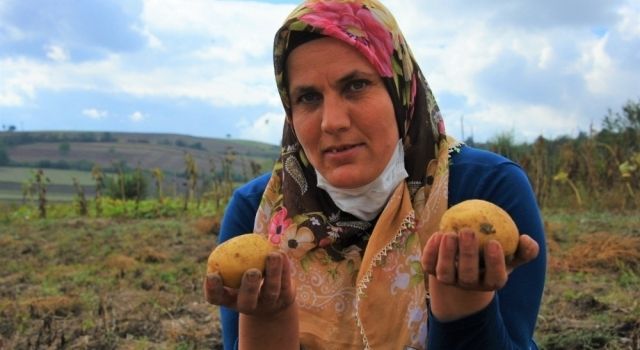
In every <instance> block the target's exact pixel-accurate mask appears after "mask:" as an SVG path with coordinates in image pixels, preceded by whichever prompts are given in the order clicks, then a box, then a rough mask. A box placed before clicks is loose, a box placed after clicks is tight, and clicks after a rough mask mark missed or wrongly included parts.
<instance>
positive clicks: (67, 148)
mask: <svg viewBox="0 0 640 350" xmlns="http://www.w3.org/2000/svg"><path fill="white" fill-rule="evenodd" d="M70 150H71V145H69V142H62V143H61V144H60V145H59V146H58V151H59V152H60V153H61V154H68V153H69V151H70Z"/></svg>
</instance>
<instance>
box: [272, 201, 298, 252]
mask: <svg viewBox="0 0 640 350" xmlns="http://www.w3.org/2000/svg"><path fill="white" fill-rule="evenodd" d="M292 223H293V220H291V219H289V218H287V208H285V207H282V208H281V209H280V210H279V211H278V212H277V213H276V214H275V215H274V216H273V217H272V218H271V222H270V223H269V242H271V243H272V244H275V245H278V244H280V241H281V240H282V234H283V233H284V231H285V230H286V229H287V227H289V225H291V224H292Z"/></svg>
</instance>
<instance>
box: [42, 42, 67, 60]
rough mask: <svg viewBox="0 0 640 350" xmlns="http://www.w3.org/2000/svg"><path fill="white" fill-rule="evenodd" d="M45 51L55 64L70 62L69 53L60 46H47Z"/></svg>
mask: <svg viewBox="0 0 640 350" xmlns="http://www.w3.org/2000/svg"><path fill="white" fill-rule="evenodd" d="M44 50H45V52H46V54H47V57H49V58H50V59H51V60H53V61H55V62H64V61H68V60H69V53H68V52H67V50H65V49H64V48H63V47H62V46H59V45H54V44H51V45H47V46H45V47H44Z"/></svg>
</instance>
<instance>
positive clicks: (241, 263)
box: [207, 233, 275, 288]
mask: <svg viewBox="0 0 640 350" xmlns="http://www.w3.org/2000/svg"><path fill="white" fill-rule="evenodd" d="M274 250H275V248H274V247H273V246H272V245H271V244H270V243H269V242H268V241H267V239H266V238H265V237H264V236H262V235H259V234H255V233H246V234H243V235H240V236H236V237H233V238H231V239H229V240H227V241H225V242H223V243H222V244H220V245H218V246H217V247H215V249H213V251H212V252H211V254H210V255H209V260H208V261H207V273H213V272H218V273H219V274H220V277H222V283H223V284H224V285H225V286H227V287H231V288H239V287H240V281H241V280H242V275H243V274H244V272H245V271H247V270H248V269H250V268H256V269H258V270H260V271H264V268H265V264H266V258H267V255H268V254H269V252H272V251H274Z"/></svg>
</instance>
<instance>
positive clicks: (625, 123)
mask: <svg viewBox="0 0 640 350" xmlns="http://www.w3.org/2000/svg"><path fill="white" fill-rule="evenodd" d="M602 124H603V125H602V126H603V128H604V129H605V130H608V131H612V132H615V133H621V132H624V131H627V130H629V129H631V130H632V131H635V132H640V99H638V102H635V101H631V100H629V101H627V103H626V104H625V105H624V106H622V113H620V112H616V113H613V112H612V111H611V109H609V111H608V113H607V115H606V116H605V118H604V120H603V123H602Z"/></svg>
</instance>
